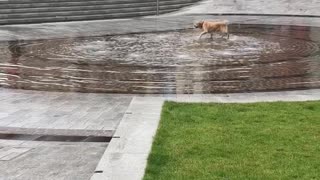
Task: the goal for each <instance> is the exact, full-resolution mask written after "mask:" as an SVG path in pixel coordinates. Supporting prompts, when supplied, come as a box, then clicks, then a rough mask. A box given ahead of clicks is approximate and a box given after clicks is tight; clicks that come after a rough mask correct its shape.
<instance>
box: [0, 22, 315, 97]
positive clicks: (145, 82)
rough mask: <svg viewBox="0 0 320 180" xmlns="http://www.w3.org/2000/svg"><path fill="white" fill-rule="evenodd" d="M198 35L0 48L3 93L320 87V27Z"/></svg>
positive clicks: (186, 33) (262, 27)
mask: <svg viewBox="0 0 320 180" xmlns="http://www.w3.org/2000/svg"><path fill="white" fill-rule="evenodd" d="M230 29H231V36H230V39H229V40H226V39H224V38H220V37H219V36H216V37H214V39H213V40H211V39H210V38H209V36H207V37H204V38H203V39H201V40H198V39H197V38H198V35H199V31H197V30H182V31H172V32H158V33H144V34H129V35H117V36H104V37H88V38H78V39H57V40H42V41H25V42H23V41H13V42H5V43H1V44H0V73H1V74H0V86H2V87H9V88H20V89H35V90H48V91H78V92H110V93H111V92H112V93H225V92H251V91H274V90H288V89H308V88H319V87H320V81H319V80H320V76H319V73H318V70H319V58H320V51H319V43H320V33H319V32H320V31H319V30H320V28H316V27H301V26H300V27H299V26H271V25H240V26H238V25H237V26H231V27H230Z"/></svg>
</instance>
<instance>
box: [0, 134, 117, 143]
mask: <svg viewBox="0 0 320 180" xmlns="http://www.w3.org/2000/svg"><path fill="white" fill-rule="evenodd" d="M0 139H6V140H24V141H60V142H110V141H111V139H112V137H105V136H59V135H29V134H0Z"/></svg>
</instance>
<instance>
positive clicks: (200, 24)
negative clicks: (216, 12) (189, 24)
mask: <svg viewBox="0 0 320 180" xmlns="http://www.w3.org/2000/svg"><path fill="white" fill-rule="evenodd" d="M203 23H204V21H200V22H197V23H196V24H194V28H202V25H203Z"/></svg>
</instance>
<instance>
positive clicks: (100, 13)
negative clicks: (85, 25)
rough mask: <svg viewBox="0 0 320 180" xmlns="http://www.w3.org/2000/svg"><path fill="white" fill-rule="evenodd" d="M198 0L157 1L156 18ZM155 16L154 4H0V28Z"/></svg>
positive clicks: (30, 0)
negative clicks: (157, 15) (7, 25)
mask: <svg viewBox="0 0 320 180" xmlns="http://www.w3.org/2000/svg"><path fill="white" fill-rule="evenodd" d="M198 1H199V0H159V14H164V13H170V12H173V11H177V10H179V9H180V8H183V7H186V6H189V5H192V4H193V3H195V2H198ZM156 14H157V1H156V0H0V25H6V24H27V23H45V22H63V21H81V20H101V19H115V18H133V17H140V16H149V15H156Z"/></svg>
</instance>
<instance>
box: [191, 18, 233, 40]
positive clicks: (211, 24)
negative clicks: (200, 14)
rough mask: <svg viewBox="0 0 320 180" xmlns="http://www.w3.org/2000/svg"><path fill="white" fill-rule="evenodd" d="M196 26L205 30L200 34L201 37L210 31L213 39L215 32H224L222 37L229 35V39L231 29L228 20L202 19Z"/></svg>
mask: <svg viewBox="0 0 320 180" xmlns="http://www.w3.org/2000/svg"><path fill="white" fill-rule="evenodd" d="M194 27H195V28H199V29H202V30H203V32H202V33H201V34H200V37H199V39H201V36H203V35H205V34H208V33H209V34H210V35H211V39H212V35H213V33H218V34H222V37H223V36H225V35H227V38H228V39H229V30H228V22H227V21H200V22H198V23H196V24H195V25H194Z"/></svg>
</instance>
